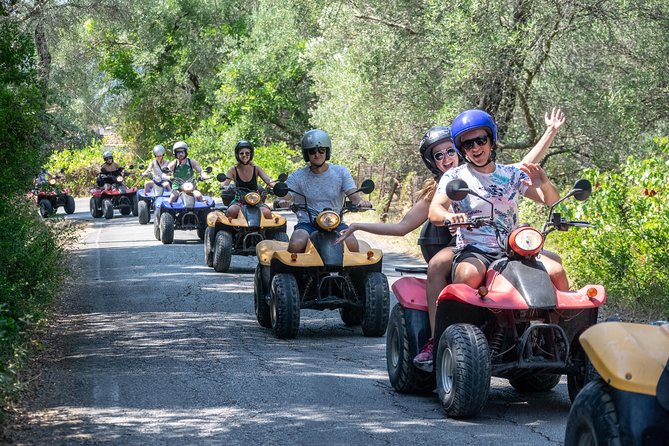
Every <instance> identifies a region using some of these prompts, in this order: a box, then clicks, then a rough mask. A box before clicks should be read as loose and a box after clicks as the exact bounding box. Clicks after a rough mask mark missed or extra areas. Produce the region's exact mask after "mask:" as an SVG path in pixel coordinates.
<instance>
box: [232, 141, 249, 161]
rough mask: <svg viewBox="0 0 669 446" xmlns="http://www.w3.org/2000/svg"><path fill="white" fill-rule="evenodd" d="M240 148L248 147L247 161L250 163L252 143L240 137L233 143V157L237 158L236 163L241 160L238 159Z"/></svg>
mask: <svg viewBox="0 0 669 446" xmlns="http://www.w3.org/2000/svg"><path fill="white" fill-rule="evenodd" d="M242 149H249V150H250V151H251V156H250V157H249V160H248V162H249V163H250V162H251V161H252V160H253V144H251V143H250V142H249V141H247V140H245V139H241V140H239V142H238V143H237V144H235V159H236V160H237V162H238V163H241V162H242V161H241V160H240V159H239V151H240V150H242Z"/></svg>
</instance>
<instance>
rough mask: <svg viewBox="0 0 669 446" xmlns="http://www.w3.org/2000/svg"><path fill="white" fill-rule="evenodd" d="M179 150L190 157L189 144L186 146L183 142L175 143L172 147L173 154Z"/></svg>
mask: <svg viewBox="0 0 669 446" xmlns="http://www.w3.org/2000/svg"><path fill="white" fill-rule="evenodd" d="M179 150H183V151H184V152H186V156H188V144H186V143H185V142H183V141H177V142H175V143H174V146H172V153H176V152H177V151H179Z"/></svg>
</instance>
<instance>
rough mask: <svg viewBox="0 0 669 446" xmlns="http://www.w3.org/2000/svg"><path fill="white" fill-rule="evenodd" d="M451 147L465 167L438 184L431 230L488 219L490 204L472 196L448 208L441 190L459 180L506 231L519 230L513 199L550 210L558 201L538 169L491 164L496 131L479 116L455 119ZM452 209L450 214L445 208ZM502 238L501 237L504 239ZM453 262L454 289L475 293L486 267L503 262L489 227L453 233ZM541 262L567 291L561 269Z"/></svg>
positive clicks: (475, 113)
mask: <svg viewBox="0 0 669 446" xmlns="http://www.w3.org/2000/svg"><path fill="white" fill-rule="evenodd" d="M451 134H452V137H453V143H454V144H455V147H456V148H457V149H458V150H460V152H461V153H462V154H463V155H464V158H465V161H466V162H467V163H466V164H465V165H462V166H459V167H457V168H455V169H452V170H450V171H448V172H446V173H445V174H444V175H443V176H442V177H441V180H440V181H439V185H438V187H437V192H436V194H435V196H434V199H433V200H432V203H431V204H430V212H429V217H430V221H431V222H432V223H433V224H434V225H436V226H444V225H445V223H446V220H449V221H450V222H451V223H464V222H466V221H467V220H468V219H469V218H471V217H477V216H482V215H488V214H489V213H490V204H488V203H486V202H485V201H483V200H481V199H480V198H478V197H475V196H473V195H468V196H467V197H466V198H465V199H464V200H462V201H458V202H451V200H450V199H449V198H448V196H447V195H446V185H447V184H448V183H449V182H450V181H452V180H454V179H456V178H460V179H462V180H464V181H465V182H466V183H467V185H468V186H469V189H470V190H472V191H475V192H476V193H477V194H479V195H481V196H482V197H484V198H486V199H487V200H489V201H491V202H492V203H493V204H494V206H495V219H496V221H498V222H500V223H502V224H503V225H504V226H506V227H508V228H514V227H516V226H517V225H518V198H519V196H520V195H524V196H525V197H528V198H530V199H532V200H534V201H536V202H538V203H542V204H545V205H549V206H550V205H552V204H553V203H555V202H556V201H557V200H558V199H559V194H558V191H557V189H556V188H555V186H554V185H553V184H552V183H551V182H550V181H549V179H548V177H547V176H546V172H544V170H543V169H542V168H541V167H540V166H539V165H537V164H531V163H526V164H522V165H521V167H520V168H518V167H515V166H512V165H502V164H496V163H495V149H496V148H497V125H496V124H495V121H494V119H493V118H492V116H490V115H489V114H488V113H486V112H484V111H482V110H467V111H465V112H462V113H460V114H459V115H458V116H457V117H456V118H455V120H454V121H453V123H452V125H451ZM451 206H452V212H451V211H449V208H450V207H451ZM503 235H504V234H503ZM456 252H457V254H456V257H455V259H454V261H453V265H454V266H453V283H465V284H467V285H469V286H470V287H472V288H478V287H479V286H480V285H481V284H482V283H483V280H484V278H485V272H486V269H487V267H488V266H489V265H490V263H492V262H493V261H494V260H496V259H499V258H501V257H502V256H503V253H502V252H501V251H500V247H499V245H498V243H497V237H496V235H495V230H494V229H493V228H492V227H490V226H483V227H480V228H471V229H469V228H467V229H462V228H458V230H457V243H456ZM540 261H541V262H542V263H543V264H544V266H545V267H546V270H547V271H548V272H549V274H550V276H551V279H552V280H553V283H554V285H555V286H556V288H557V289H559V290H568V288H569V283H568V281H567V276H566V273H565V271H564V269H563V267H562V265H561V264H560V263H558V262H556V261H555V260H553V259H551V258H549V257H547V256H542V258H541V259H540Z"/></svg>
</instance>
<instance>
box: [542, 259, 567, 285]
mask: <svg viewBox="0 0 669 446" xmlns="http://www.w3.org/2000/svg"><path fill="white" fill-rule="evenodd" d="M537 260H539V261H540V262H541V263H543V265H544V267H545V268H546V272H547V273H548V275H549V276H550V278H551V281H552V282H553V285H555V288H557V289H558V290H560V291H569V278H568V277H567V272H566V271H565V270H564V267H563V266H562V259H561V258H560V256H558V255H557V254H555V253H554V252H550V251H541V253H540V254H539V256H538V257H537Z"/></svg>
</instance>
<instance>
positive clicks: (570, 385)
mask: <svg viewBox="0 0 669 446" xmlns="http://www.w3.org/2000/svg"><path fill="white" fill-rule="evenodd" d="M579 336H580V335H578V336H575V337H574V340H573V341H572V344H571V348H570V349H569V352H570V354H571V358H572V362H574V363H575V364H577V365H578V372H577V373H576V374H573V375H567V391H568V392H569V400H570V401H571V402H572V403H573V402H574V400H575V399H576V395H578V393H579V392H580V391H581V390H582V389H583V388H584V387H585V386H586V384H588V383H589V382H590V381H594V380H595V379H597V378H598V377H599V374H598V373H597V370H595V368H594V367H593V365H592V363H591V362H590V359H588V355H586V354H585V350H583V347H582V346H581V343H580V342H578V338H579Z"/></svg>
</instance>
